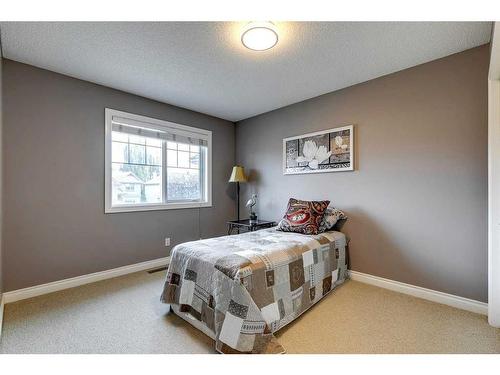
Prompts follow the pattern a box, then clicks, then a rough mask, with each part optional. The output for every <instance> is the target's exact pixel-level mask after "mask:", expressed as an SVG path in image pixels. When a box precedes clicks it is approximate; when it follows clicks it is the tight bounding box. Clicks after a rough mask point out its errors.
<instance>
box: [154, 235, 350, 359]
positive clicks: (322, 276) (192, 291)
mask: <svg viewBox="0 0 500 375" xmlns="http://www.w3.org/2000/svg"><path fill="white" fill-rule="evenodd" d="M345 249H346V237H345V235H344V234H342V233H341V232H336V231H329V232H324V233H321V234H318V235H304V234H298V233H287V232H281V231H277V230H276V228H268V229H262V230H259V231H256V232H249V233H243V234H238V235H233V236H223V237H217V238H210V239H206V240H200V241H193V242H186V243H183V244H180V245H177V246H176V247H175V248H174V249H173V250H172V253H171V257H170V265H169V267H168V271H167V277H166V281H165V285H164V289H163V293H162V296H161V300H162V302H164V303H168V304H170V305H171V309H172V310H173V311H174V313H176V314H177V315H179V316H180V317H181V318H183V319H185V320H186V321H188V322H189V323H191V324H192V325H193V326H195V327H196V328H198V329H199V330H201V331H202V332H204V333H205V334H207V335H208V336H210V337H211V338H212V339H214V340H215V349H216V350H217V351H218V352H220V353H284V352H285V349H284V348H283V347H282V346H281V344H280V343H279V342H278V340H277V339H276V338H275V336H274V332H276V331H278V330H279V329H280V328H282V327H283V326H285V325H287V324H288V323H290V322H291V321H293V320H294V319H296V318H297V317H298V316H300V315H301V314H302V313H304V312H305V311H306V310H307V309H309V308H310V307H311V306H312V305H314V304H315V303H316V302H318V301H319V300H320V299H321V298H323V297H324V296H325V295H326V294H327V293H329V292H330V291H332V290H333V289H334V288H336V287H337V286H338V285H340V284H342V283H343V282H344V280H345V278H346V276H347V264H346V250H345Z"/></svg>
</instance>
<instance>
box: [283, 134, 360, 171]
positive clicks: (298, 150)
mask: <svg viewBox="0 0 500 375" xmlns="http://www.w3.org/2000/svg"><path fill="white" fill-rule="evenodd" d="M353 170H354V125H346V126H341V127H338V128H332V129H327V130H321V131H318V132H314V133H307V134H301V135H298V136H294V137H288V138H284V139H283V174H284V175H293V174H308V173H328V172H344V171H353Z"/></svg>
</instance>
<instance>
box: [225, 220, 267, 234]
mask: <svg viewBox="0 0 500 375" xmlns="http://www.w3.org/2000/svg"><path fill="white" fill-rule="evenodd" d="M275 225H276V223H275V222H274V221H266V220H255V221H252V222H250V219H244V220H231V221H228V222H227V234H231V233H232V232H233V229H237V230H238V233H240V229H244V231H245V232H254V231H256V230H259V229H264V228H271V227H274V226H275Z"/></svg>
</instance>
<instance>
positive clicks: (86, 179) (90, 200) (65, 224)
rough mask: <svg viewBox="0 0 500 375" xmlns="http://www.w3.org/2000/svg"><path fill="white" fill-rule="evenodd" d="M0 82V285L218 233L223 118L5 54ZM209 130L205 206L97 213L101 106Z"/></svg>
mask: <svg viewBox="0 0 500 375" xmlns="http://www.w3.org/2000/svg"><path fill="white" fill-rule="evenodd" d="M3 84H4V98H3V99H4V102H3V103H4V134H3V135H4V152H3V156H4V174H3V177H4V198H5V199H4V225H3V235H4V257H3V259H4V260H3V261H4V289H5V290H6V291H10V290H14V289H19V288H24V287H28V286H32V285H37V284H42V283H47V282H50V281H54V280H60V279H64V278H69V277H74V276H78V275H82V274H88V273H92V272H97V271H102V270H106V269H110V268H114V267H119V266H123V265H128V264H132V263H136V262H141V261H146V260H150V259H155V258H159V257H164V256H167V255H168V253H169V249H168V248H166V247H165V246H164V239H165V237H171V240H172V245H175V244H176V243H179V242H184V241H189V240H195V239H198V238H199V226H198V223H199V217H198V215H199V214H200V221H201V235H202V236H203V237H211V236H216V235H221V234H224V233H225V231H226V226H225V222H226V220H228V219H230V218H232V217H234V215H235V206H234V201H233V200H232V198H231V197H230V196H229V192H230V191H231V190H230V189H229V188H228V184H227V180H228V178H229V174H230V172H231V167H232V166H233V164H234V141H235V134H234V125H233V124H232V123H231V122H228V121H224V120H220V119H217V118H214V117H210V116H206V115H203V114H200V113H195V112H191V111H188V110H185V109H180V108H177V107H173V106H170V105H167V104H162V103H159V102H155V101H152V100H148V99H145V98H141V97H138V96H134V95H131V94H127V93H124V92H121V91H117V90H113V89H110V88H106V87H103V86H99V85H94V84H92V83H89V82H85V81H81V80H77V79H73V78H70V77H67V76H63V75H60V74H56V73H52V72H49V71H46V70H42V69H38V68H35V67H32V66H28V65H24V64H20V63H16V62H13V61H10V60H4V62H3ZM106 107H109V108H114V109H118V110H123V111H128V112H132V113H136V114H141V115H146V116H151V117H154V118H159V119H164V120H168V121H173V122H177V123H181V124H186V125H191V126H196V127H200V128H203V129H209V130H211V131H212V132H213V178H212V180H213V207H211V208H204V209H201V210H198V209H184V210H167V211H153V212H151V211H149V212H131V213H116V214H104V108H106Z"/></svg>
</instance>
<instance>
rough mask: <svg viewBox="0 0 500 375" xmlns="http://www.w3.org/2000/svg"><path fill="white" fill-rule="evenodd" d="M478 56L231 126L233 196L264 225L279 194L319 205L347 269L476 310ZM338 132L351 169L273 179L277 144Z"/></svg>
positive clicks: (482, 218)
mask: <svg viewBox="0 0 500 375" xmlns="http://www.w3.org/2000/svg"><path fill="white" fill-rule="evenodd" d="M488 59H489V48H488V46H487V45H485V46H481V47H478V48H475V49H471V50H468V51H465V52H462V53H459V54H456V55H452V56H449V57H446V58H443V59H440V60H436V61H433V62H430V63H427V64H423V65H420V66H417V67H414V68H411V69H407V70H404V71H401V72H398V73H395V74H391V75H388V76H385V77H381V78H378V79H375V80H372V81H369V82H366V83H363V84H359V85H356V86H353V87H350V88H347V89H343V90H340V91H337V92H333V93H330V94H327V95H323V96H320V97H317V98H313V99H310V100H307V101H304V102H301V103H298V104H294V105H291V106H288V107H285V108H282V109H278V110H275V111H273V112H270V113H267V114H263V115H260V116H257V117H254V118H251V119H248V120H244V121H242V122H240V123H238V124H237V129H236V135H237V138H236V139H237V140H236V149H237V161H238V163H240V164H241V165H243V166H244V167H245V168H246V169H249V170H251V173H250V174H251V176H252V178H253V183H251V184H248V185H247V186H246V187H245V195H248V194H249V191H250V190H253V191H256V192H257V194H258V195H259V203H258V209H257V210H258V214H259V216H260V217H261V218H263V219H274V220H278V219H280V218H281V216H282V215H283V213H284V210H285V207H286V203H287V201H288V198H289V197H296V198H302V199H311V200H312V199H330V200H331V201H332V203H333V204H334V205H335V206H337V207H339V208H342V209H344V210H345V211H346V212H347V214H348V215H349V218H350V219H349V220H348V222H347V223H346V225H345V227H344V229H345V232H346V233H347V234H348V235H349V237H350V238H351V246H350V256H351V266H352V267H351V268H352V269H353V270H356V271H360V272H365V273H368V274H372V275H376V276H381V277H385V278H389V279H393V280H397V281H401V282H406V283H410V284H414V285H419V286H422V287H426V288H430V289H435V290H439V291H443V292H447V293H452V294H456V295H460V296H464V297H468V298H473V299H476V300H480V301H486V299H487V177H488V176H487V166H488V163H487V72H488ZM271 94H272V93H270V95H271ZM346 124H354V125H355V135H356V141H355V146H356V147H355V149H356V151H355V152H356V158H357V163H356V164H357V165H356V170H355V171H353V172H339V173H325V174H315V175H294V176H283V173H282V139H283V138H285V137H289V136H294V135H300V134H303V133H308V132H313V131H318V130H324V129H329V128H334V127H338V126H342V125H346ZM242 201H243V202H244V201H245V200H244V199H242Z"/></svg>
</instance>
